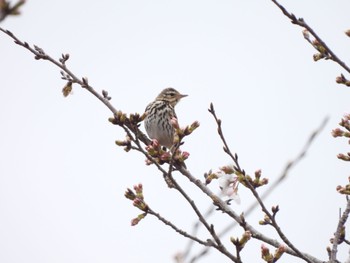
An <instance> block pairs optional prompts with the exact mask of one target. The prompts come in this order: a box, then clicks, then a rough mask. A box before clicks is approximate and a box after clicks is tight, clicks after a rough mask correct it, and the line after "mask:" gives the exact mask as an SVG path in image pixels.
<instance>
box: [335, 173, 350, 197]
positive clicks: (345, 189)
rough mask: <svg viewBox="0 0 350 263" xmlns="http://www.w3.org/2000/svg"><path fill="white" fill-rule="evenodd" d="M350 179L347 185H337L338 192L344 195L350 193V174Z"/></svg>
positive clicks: (349, 178)
mask: <svg viewBox="0 0 350 263" xmlns="http://www.w3.org/2000/svg"><path fill="white" fill-rule="evenodd" d="M348 180H349V184H347V185H345V186H341V185H338V186H337V191H338V193H340V194H343V195H350V176H349V177H348Z"/></svg>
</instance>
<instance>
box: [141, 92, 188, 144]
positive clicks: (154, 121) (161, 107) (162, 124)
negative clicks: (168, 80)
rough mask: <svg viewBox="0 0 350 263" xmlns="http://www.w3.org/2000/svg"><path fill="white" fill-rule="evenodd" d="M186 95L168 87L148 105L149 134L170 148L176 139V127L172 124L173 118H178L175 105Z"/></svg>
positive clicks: (146, 124)
mask: <svg viewBox="0 0 350 263" xmlns="http://www.w3.org/2000/svg"><path fill="white" fill-rule="evenodd" d="M186 96H187V95H183V94H181V93H180V92H178V91H177V90H175V89H173V88H166V89H164V90H163V91H162V92H161V93H160V94H159V95H158V96H157V97H156V99H155V100H154V101H152V102H151V103H150V104H148V106H147V107H146V110H145V112H146V118H145V128H146V132H147V134H148V136H149V137H150V138H151V139H156V140H157V141H158V142H159V144H160V145H162V146H165V147H167V148H168V149H170V148H171V146H172V145H173V141H174V127H173V125H172V124H171V119H172V118H174V117H175V118H177V117H176V113H175V110H174V107H175V105H176V104H177V103H178V102H179V101H180V100H181V99H182V98H183V97H186Z"/></svg>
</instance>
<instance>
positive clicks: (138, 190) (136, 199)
mask: <svg viewBox="0 0 350 263" xmlns="http://www.w3.org/2000/svg"><path fill="white" fill-rule="evenodd" d="M124 196H125V197H126V198H127V199H129V200H131V201H133V206H135V207H137V208H138V209H140V210H141V211H143V212H144V213H142V214H139V215H138V216H137V217H136V218H134V219H132V220H131V225H132V226H135V225H137V224H138V223H139V222H140V221H141V220H142V219H143V218H145V217H146V215H147V212H148V205H147V204H146V202H145V200H144V196H143V187H142V184H138V185H134V191H133V190H131V189H130V188H128V189H127V190H126V192H125V194H124Z"/></svg>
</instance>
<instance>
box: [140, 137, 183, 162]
mask: <svg viewBox="0 0 350 263" xmlns="http://www.w3.org/2000/svg"><path fill="white" fill-rule="evenodd" d="M146 151H147V152H148V154H149V155H150V156H151V157H152V158H153V159H152V160H149V159H147V160H146V164H147V165H151V164H152V163H154V162H156V163H159V164H163V163H165V162H170V160H171V159H172V160H174V161H176V162H180V163H183V162H184V161H185V160H187V159H188V157H189V156H190V154H189V153H188V152H186V151H181V150H180V149H176V151H174V152H172V151H166V149H165V148H164V147H162V146H161V145H160V144H159V142H158V141H157V140H155V139H154V140H152V142H151V144H150V145H147V146H146Z"/></svg>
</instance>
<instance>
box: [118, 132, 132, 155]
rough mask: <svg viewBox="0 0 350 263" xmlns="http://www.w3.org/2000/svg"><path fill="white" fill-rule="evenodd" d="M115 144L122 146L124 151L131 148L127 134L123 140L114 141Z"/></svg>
mask: <svg viewBox="0 0 350 263" xmlns="http://www.w3.org/2000/svg"><path fill="white" fill-rule="evenodd" d="M115 144H116V145H118V146H124V151H126V152H128V151H130V150H131V138H130V137H129V136H128V135H127V136H125V140H123V141H119V140H117V141H115Z"/></svg>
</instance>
